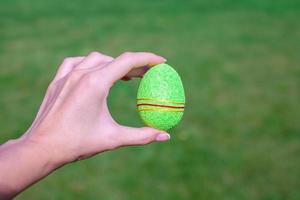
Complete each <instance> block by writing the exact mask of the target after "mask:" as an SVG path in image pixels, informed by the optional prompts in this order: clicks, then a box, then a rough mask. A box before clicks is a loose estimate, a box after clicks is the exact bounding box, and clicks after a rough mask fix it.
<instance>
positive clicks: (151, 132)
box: [119, 126, 170, 146]
mask: <svg viewBox="0 0 300 200" xmlns="http://www.w3.org/2000/svg"><path fill="white" fill-rule="evenodd" d="M121 129H122V130H121V134H120V138H119V139H120V141H119V142H120V146H131V145H144V144H149V143H151V142H163V141H168V140H169V139H170V135H169V134H168V133H166V132H164V131H161V130H157V129H154V128H150V127H143V128H132V127H127V126H122V127H121Z"/></svg>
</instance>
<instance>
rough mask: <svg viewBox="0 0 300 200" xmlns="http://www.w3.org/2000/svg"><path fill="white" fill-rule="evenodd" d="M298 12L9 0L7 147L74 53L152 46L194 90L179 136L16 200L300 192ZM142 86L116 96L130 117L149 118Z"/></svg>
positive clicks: (2, 35) (140, 0)
mask: <svg viewBox="0 0 300 200" xmlns="http://www.w3.org/2000/svg"><path fill="white" fill-rule="evenodd" d="M299 19H300V3H299V1H298V0H273V1H271V0H240V1H234V0H218V1H214V0H153V1H149V0H128V1H124V0H114V1H106V0H90V1H83V0H82V1H79V0H73V1H60V0H51V1H46V0H41V1H34V0H1V1H0V142H1V143H3V142H5V141H6V140H8V139H10V138H16V137H19V136H20V135H21V134H22V133H23V132H24V131H25V130H26V129H27V128H28V126H29V125H30V123H31V121H32V120H33V118H34V116H35V114H36V112H37V109H38V107H39V104H40V102H41V101H42V98H43V95H44V92H45V89H46V88H47V85H48V83H49V81H50V80H51V79H52V77H53V75H54V73H55V71H56V68H57V66H58V65H59V63H60V62H61V61H62V59H63V58H64V57H66V56H76V55H86V54H87V53H88V52H90V51H93V50H97V51H100V52H103V53H106V54H109V55H112V56H117V55H119V54H120V53H122V52H124V51H153V52H155V53H158V54H161V55H163V56H165V57H166V58H168V63H169V64H171V65H173V66H174V67H175V68H176V70H177V71H178V72H179V74H180V75H181V77H182V80H183V83H184V86H185V90H186V96H187V108H186V112H185V115H184V119H183V121H182V123H181V124H180V125H179V126H177V127H176V128H175V129H173V130H171V131H170V132H171V135H172V140H171V141H170V142H168V143H163V144H162V143H160V144H158V143H156V144H152V145H148V146H146V147H130V148H124V149H119V150H117V151H114V152H108V153H104V154H101V155H98V156H96V157H94V158H91V159H88V160H85V161H81V162H77V163H73V164H70V165H67V166H64V167H63V168H61V169H59V170H58V171H56V172H55V173H53V174H51V175H50V176H48V177H47V178H46V179H44V180H43V181H41V182H39V183H38V184H36V185H34V186H33V187H31V188H30V189H28V190H26V191H25V192H24V193H23V194H21V195H20V196H18V198H17V199H20V200H21V199H44V200H47V199H106V200H111V199H112V200H114V199H125V200H126V199H128V200H129V199H130V200H131V199H172V200H176V199H266V200H268V199H276V200H279V199H295V200H296V199H300V156H299V155H300V140H299V139H300V135H299V134H300V122H299V119H300V103H299V102H300V78H299V77H300V23H299ZM138 84H139V80H134V81H131V82H119V83H118V84H116V85H115V86H114V88H113V89H112V91H111V93H110V96H109V106H110V109H111V112H112V114H113V116H114V117H115V119H116V120H117V121H118V122H120V123H122V124H126V125H131V126H142V125H143V124H142V122H141V120H140V119H139V116H138V114H137V112H136V107H135V102H136V101H135V98H136V93H137V87H138ZM20 167H21V166H20Z"/></svg>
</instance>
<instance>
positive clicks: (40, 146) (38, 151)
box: [15, 134, 65, 174]
mask: <svg viewBox="0 0 300 200" xmlns="http://www.w3.org/2000/svg"><path fill="white" fill-rule="evenodd" d="M15 143H17V145H20V148H22V151H24V153H26V157H29V158H32V159H33V161H34V162H35V163H37V164H38V165H40V166H43V167H42V168H43V169H44V173H47V174H49V173H51V172H52V171H53V170H55V169H56V168H59V167H61V166H62V165H64V164H65V162H64V161H63V160H62V159H60V158H59V157H58V156H55V151H56V150H54V149H52V147H51V145H49V144H48V143H47V142H46V141H43V140H40V139H37V138H35V137H32V136H31V134H24V135H23V136H21V137H20V138H18V139H17V140H15Z"/></svg>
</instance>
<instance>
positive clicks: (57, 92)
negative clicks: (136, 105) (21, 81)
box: [24, 52, 170, 165]
mask: <svg viewBox="0 0 300 200" xmlns="http://www.w3.org/2000/svg"><path fill="white" fill-rule="evenodd" d="M162 62H165V59H164V58H163V57H161V56H157V55H155V54H152V53H124V54H122V55H120V56H119V57H117V58H116V59H113V58H112V57H110V56H106V55H103V54H100V53H97V52H93V53H90V54H89V55H88V56H87V57H71V58H66V59H65V60H64V62H63V63H62V64H61V66H60V67H59V69H58V71H57V74H56V76H55V78H54V80H53V81H52V83H51V84H50V85H49V88H48V90H47V92H46V95H45V98H44V100H43V103H42V105H41V107H40V110H39V112H38V114H37V116H36V119H35V120H34V122H33V124H32V126H31V127H30V129H29V130H28V131H27V133H26V134H25V135H24V137H25V138H26V140H28V141H30V142H31V143H34V144H36V145H37V146H39V147H40V148H42V149H43V151H45V152H49V154H48V156H50V157H49V159H50V160H52V161H53V162H55V163H57V165H62V164H65V163H68V162H72V161H75V160H78V159H83V158H87V157H90V156H92V155H94V154H97V153H99V152H103V151H107V150H111V149H115V148H118V147H121V146H128V145H143V144H147V143H150V142H153V141H166V140H168V139H169V138H170V137H169V135H168V134H167V133H165V132H163V131H159V130H156V129H153V128H149V127H144V128H132V127H127V126H123V125H120V124H118V123H116V122H115V120H114V119H113V118H112V116H111V114H110V112H109V110H108V107H107V96H108V93H109V90H110V88H111V87H112V85H113V84H114V83H115V82H116V81H117V80H119V79H121V78H123V77H124V76H125V77H129V79H130V77H132V76H142V75H143V73H144V72H145V71H144V69H143V68H142V66H152V65H155V64H159V63H162ZM127 79H128V78H127ZM124 103H128V102H124Z"/></svg>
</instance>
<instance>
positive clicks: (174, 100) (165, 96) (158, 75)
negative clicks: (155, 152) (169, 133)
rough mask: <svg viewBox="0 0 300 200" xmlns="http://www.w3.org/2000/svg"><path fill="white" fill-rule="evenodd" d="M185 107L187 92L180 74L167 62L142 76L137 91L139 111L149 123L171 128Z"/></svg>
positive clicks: (154, 126) (163, 128)
mask: <svg viewBox="0 0 300 200" xmlns="http://www.w3.org/2000/svg"><path fill="white" fill-rule="evenodd" d="M184 106H185V95H184V89H183V85H182V82H181V79H180V77H179V75H178V73H177V72H176V71H175V70H174V69H173V68H172V67H171V66H170V65H167V64H159V65H156V66H154V67H152V68H150V69H149V70H148V71H147V73H146V74H145V75H144V77H143V78H142V80H141V82H140V85H139V89H138V94H137V108H138V112H139V114H140V116H141V118H142V120H143V121H144V122H145V124H146V125H148V126H150V127H153V128H157V129H160V130H168V129H170V128H173V127H174V126H175V125H177V124H178V123H179V122H180V120H181V118H182V116H183V111H184Z"/></svg>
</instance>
